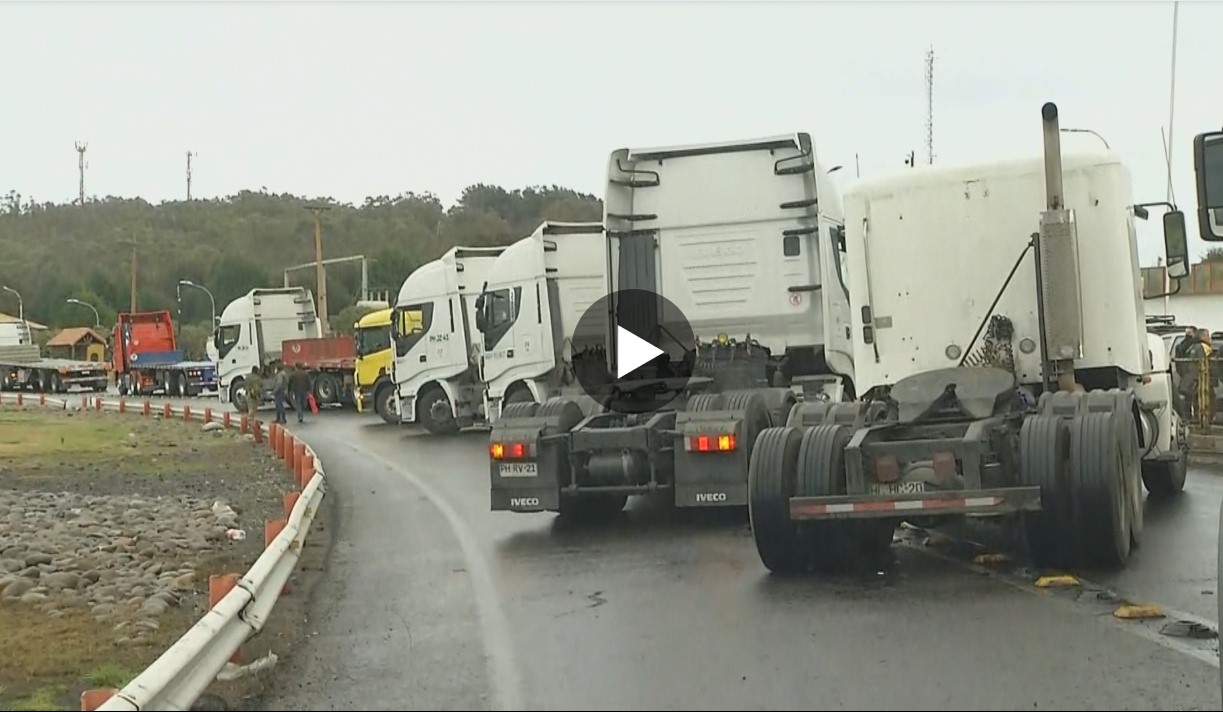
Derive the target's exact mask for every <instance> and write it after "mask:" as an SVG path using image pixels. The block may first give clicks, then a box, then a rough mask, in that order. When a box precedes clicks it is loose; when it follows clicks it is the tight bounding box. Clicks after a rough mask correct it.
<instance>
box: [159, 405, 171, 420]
mask: <svg viewBox="0 0 1223 712" xmlns="http://www.w3.org/2000/svg"><path fill="white" fill-rule="evenodd" d="M173 415H174V411H173V410H171V409H170V404H169V403H166V404H165V405H164V406H162V408H161V417H163V418H169V417H171V416H173Z"/></svg>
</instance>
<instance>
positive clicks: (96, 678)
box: [0, 405, 329, 710]
mask: <svg viewBox="0 0 1223 712" xmlns="http://www.w3.org/2000/svg"><path fill="white" fill-rule="evenodd" d="M292 489H294V485H293V482H292V480H291V478H290V476H289V474H288V472H287V470H286V469H285V467H284V466H283V464H282V463H280V462H278V461H277V460H276V458H275V456H274V455H273V454H272V452H271V451H270V449H269V448H268V447H267V445H266V444H265V445H255V444H254V443H252V442H251V440H250V438H249V436H242V435H239V434H238V433H237V432H236V431H224V430H206V429H205V428H204V427H202V426H201V423H200V422H198V421H196V422H182V421H179V420H168V419H167V420H163V419H161V418H159V417H152V418H141V417H140V416H138V415H124V416H120V415H115V414H100V413H92V412H80V411H76V412H73V411H66V412H61V411H46V410H41V409H32V408H31V409H25V410H21V409H18V408H16V407H13V406H8V405H5V406H0V630H2V631H4V632H5V634H4V638H5V645H4V652H3V654H2V655H0V709H8V710H44V709H51V710H54V709H76V708H77V707H78V706H79V697H80V693H81V691H82V690H84V689H88V688H105V687H121V686H122V685H124V684H126V683H127V682H128V681H129V680H130V679H131V678H132V677H133V676H134V675H135V674H136V673H137V672H139V671H140V670H142V669H144V668H145V667H146V666H147V665H148V664H149V663H151V662H152V661H153V660H155V659H156V658H157V657H158V656H159V655H161V653H162V652H164V651H165V649H166V648H168V647H169V646H170V645H171V644H172V643H173V642H174V641H175V640H177V639H178V638H179V637H180V636H181V635H182V634H183V633H184V632H186V631H187V629H188V628H190V627H191V626H192V625H194V624H195V622H196V621H197V620H199V618H200V617H201V616H202V615H203V614H204V613H205V612H206V610H207V608H208V578H209V576H210V575H212V574H217V573H225V572H235V573H243V572H245V571H246V570H247V569H248V568H249V567H250V565H251V564H252V563H254V561H255V560H256V559H257V558H258V557H259V555H260V554H261V553H262V551H263V529H264V522H265V520H267V519H273V518H279V517H282V516H283V514H284V510H283V494H284V493H285V492H286V491H290V490H292ZM328 509H329V508H328V507H324V508H323V510H322V511H320V512H319V516H318V517H316V520H315V522H316V523H315V529H316V531H314V532H312V533H311V535H310V539H308V540H307V545H306V546H305V547H304V549H303V552H302V558H301V561H300V563H299V569H298V572H297V574H296V576H295V577H294V579H292V580H291V582H290V589H291V590H290V591H289V592H288V594H287V595H285V596H283V597H282V599H281V600H280V601H279V602H278V604H277V607H276V609H275V610H274V612H273V615H272V617H271V619H270V620H269V621H268V623H267V625H266V626H265V627H264V629H263V631H262V632H261V634H260V635H259V636H257V637H256V638H255V639H254V640H252V641H251V642H249V643H248V644H247V645H246V646H244V648H243V659H242V661H241V662H242V663H244V664H245V663H253V662H255V661H257V660H259V659H261V658H265V656H267V654H268V653H269V652H272V653H275V654H276V655H278V656H284V655H285V653H286V652H288V651H290V650H291V649H292V648H293V646H294V645H295V644H296V642H297V640H298V638H299V637H301V636H302V635H303V634H304V633H305V631H304V630H303V629H302V624H303V618H304V611H305V604H306V601H307V598H308V595H309V592H310V589H311V588H312V585H313V580H314V579H316V578H317V577H318V573H319V571H320V570H321V568H322V564H323V561H324V558H325V554H326V549H327V541H326V539H327V533H320V531H324V532H325V530H326V528H327V514H328ZM265 662H266V659H265ZM252 670H258V672H252ZM271 670H274V666H272V667H271V669H268V668H265V667H264V666H263V665H258V664H256V665H252V666H251V668H250V669H247V670H239V672H247V673H248V674H245V675H238V676H237V677H236V679H234V680H232V681H227V682H218V683H216V684H214V686H213V689H211V690H210V691H209V692H210V693H211V694H216V695H219V696H220V697H222V698H224V700H225V703H226V706H227V707H228V708H229V709H241V708H242V707H243V706H245V705H247V704H250V702H251V700H252V698H257V697H259V696H260V695H261V693H262V690H263V686H264V685H265V684H266V683H267V682H268V680H269V679H270V677H271V675H272V674H274V673H273V672H271Z"/></svg>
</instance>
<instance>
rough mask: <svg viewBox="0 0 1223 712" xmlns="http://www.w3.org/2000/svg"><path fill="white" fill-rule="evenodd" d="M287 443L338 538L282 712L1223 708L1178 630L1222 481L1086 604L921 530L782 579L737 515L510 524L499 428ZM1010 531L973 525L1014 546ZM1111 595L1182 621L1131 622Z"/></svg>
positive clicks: (1211, 583)
mask: <svg viewBox="0 0 1223 712" xmlns="http://www.w3.org/2000/svg"><path fill="white" fill-rule="evenodd" d="M291 427H293V428H294V429H295V430H296V432H298V433H299V434H300V436H301V437H303V438H305V439H306V440H308V441H309V442H310V443H311V445H312V446H313V447H314V448H315V450H316V451H317V452H318V454H319V455H320V457H322V459H323V461H324V463H325V464H326V467H327V474H328V482H329V490H328V492H329V494H328V496H329V498H331V499H332V502H333V505H335V506H336V510H335V511H336V512H337V514H338V521H337V524H338V526H335V527H333V536H335V537H336V539H335V543H334V548H333V551H332V555H331V559H330V565H329V573H328V575H327V577H326V579H325V580H324V581H323V582H322V583H321V584H320V585H319V588H318V589H317V590H316V593H315V599H316V600H315V602H314V605H313V609H314V613H313V618H312V620H311V622H310V625H311V628H312V630H311V633H312V635H311V638H310V641H309V643H307V644H306V646H305V648H304V649H303V650H300V651H297V654H295V655H294V656H293V659H291V660H289V661H287V662H286V663H285V664H284V665H283V666H282V667H281V669H280V670H279V671H278V675H279V678H280V680H282V681H283V683H282V684H281V685H280V688H281V689H280V691H279V694H277V695H275V696H274V697H273V698H272V699H270V700H268V701H267V704H266V709H289V710H304V709H313V710H325V709H337V710H338V709H358V708H361V709H526V708H530V709H571V708H578V709H666V710H670V709H910V710H924V709H944V710H945V709H1014V710H1019V709H1091V710H1104V709H1108V710H1117V709H1122V710H1144V709H1145V710H1151V709H1158V710H1203V709H1216V710H1217V709H1220V695H1219V676H1218V675H1219V673H1218V668H1217V657H1216V656H1217V652H1216V651H1217V644H1216V643H1215V642H1214V641H1208V642H1199V641H1192V640H1185V639H1182V638H1175V637H1170V636H1167V635H1163V634H1161V633H1160V632H1159V631H1160V628H1161V626H1162V625H1163V624H1164V623H1167V622H1168V620H1171V619H1174V618H1176V617H1177V615H1176V613H1177V612H1181V611H1183V612H1185V613H1186V614H1188V615H1191V616H1194V617H1197V618H1199V619H1202V620H1205V621H1207V622H1209V623H1210V625H1212V626H1213V625H1214V620H1215V617H1216V616H1215V606H1216V601H1215V598H1214V596H1215V591H1214V588H1215V557H1216V551H1217V549H1216V546H1217V545H1216V534H1217V531H1218V512H1219V506H1220V503H1221V499H1223V478H1221V477H1220V476H1219V475H1217V474H1211V473H1209V472H1206V471H1202V470H1194V471H1193V472H1192V473H1191V475H1190V483H1189V486H1188V488H1187V491H1186V493H1185V494H1184V496H1183V497H1181V498H1180V499H1179V500H1178V501H1176V502H1172V503H1166V504H1161V503H1156V502H1148V505H1147V507H1148V508H1147V515H1146V533H1145V539H1144V542H1143V546H1142V547H1141V549H1140V550H1138V552H1137V553H1136V554H1135V559H1134V561H1133V563H1132V565H1131V566H1130V568H1129V569H1128V570H1126V571H1125V572H1123V573H1121V574H1115V575H1111V576H1107V575H1093V574H1091V573H1090V572H1087V573H1086V574H1085V577H1086V580H1088V582H1089V585H1088V586H1087V587H1086V588H1088V590H1087V591H1086V592H1085V593H1083V595H1081V596H1079V597H1078V599H1077V600H1076V599H1075V598H1074V597H1073V595H1072V594H1069V593H1064V592H1056V591H1041V590H1039V589H1036V588H1034V587H1033V586H1031V583H1030V581H1031V578H1030V576H1028V575H1027V573H1026V572H1024V571H1022V570H1017V571H1010V572H1008V571H1002V572H999V573H993V574H989V573H987V572H984V571H982V570H980V569H979V568H976V567H973V566H971V565H970V564H969V563H968V562H969V561H970V559H971V552H970V553H967V554H966V553H964V552H963V551H962V550H961V547H957V546H955V545H954V544H952V545H945V546H937V545H936V546H924V545H923V543H922V542H921V537H916V538H913V537H912V536H909V537H907V538H906V542H908V541H909V540H912V543H905V544H898V545H895V546H894V547H893V549H894V552H895V554H896V561H895V563H894V565H893V566H892V567H890V568H889V569H888V570H887V571H885V572H879V573H869V572H868V573H864V574H860V575H857V576H850V577H844V578H841V579H836V580H830V581H815V580H784V581H783V580H777V579H775V578H773V577H771V576H769V575H768V573H767V571H766V570H765V569H764V567H763V566H762V565H761V564H760V562H759V559H758V558H757V555H756V552H755V549H754V545H753V543H752V539H751V536H750V533H749V532H748V529H747V525H746V520H745V517H744V516H741V515H740V516H736V515H735V514H734V513H730V512H726V513H716V514H712V516H711V515H710V514H709V513H700V514H704V516H700V515H699V514H697V513H689V512H679V513H676V512H674V511H668V510H666V509H663V508H659V507H651V506H648V503H642V502H631V503H630V510H629V511H628V512H626V514H625V515H624V517H622V518H621V519H620V520H619V521H617V522H613V523H610V524H606V525H602V526H600V527H587V528H577V529H572V528H562V527H559V526H557V525H556V523H555V521H554V519H555V517H554V515H550V514H537V515H515V514H510V513H493V512H490V511H489V501H488V476H487V455H486V451H485V450H484V443H485V442H486V441H487V440H486V435H484V434H483V433H474V434H471V435H464V436H459V437H457V438H447V439H433V438H429V437H427V436H423V435H418V434H416V433H414V432H412V431H408V430H405V429H398V428H392V427H389V426H385V425H384V424H382V422H381V421H380V420H378V419H377V418H376V417H374V416H370V417H362V416H358V415H355V414H341V413H325V414H322V415H320V416H316V417H314V418H311V419H310V421H309V422H307V424H306V425H304V426H295V425H291ZM991 532H992V530H991V529H980V530H978V529H975V528H974V529H972V530H970V531H967V532H964V533H965V534H966V535H968V536H972V537H974V538H978V539H979V540H983V541H987V543H998V544H999V545H998V546H997V547H995V548H1003V546H1002V544H1001V543H1000V542H1001V537H995V538H996V539H997V541H991V540H990V537H991V536H993V535H992V534H991ZM978 535H979V536H978ZM1091 582H1097V583H1101V584H1104V585H1105V586H1107V587H1109V588H1112V589H1115V590H1116V591H1117V592H1118V593H1119V594H1121V595H1123V596H1124V597H1126V598H1127V599H1129V600H1133V601H1135V602H1141V603H1157V604H1161V605H1163V606H1165V607H1166V608H1167V609H1168V611H1169V619H1168V620H1164V621H1148V622H1123V621H1118V620H1116V619H1114V618H1113V617H1112V616H1111V615H1109V614H1110V613H1111V611H1112V610H1113V607H1114V605H1115V603H1112V602H1109V601H1107V600H1104V601H1101V600H1097V599H1098V598H1099V596H1098V595H1096V594H1095V593H1094V592H1093V591H1092V590H1091V587H1090V583H1091ZM1212 661H1213V664H1212Z"/></svg>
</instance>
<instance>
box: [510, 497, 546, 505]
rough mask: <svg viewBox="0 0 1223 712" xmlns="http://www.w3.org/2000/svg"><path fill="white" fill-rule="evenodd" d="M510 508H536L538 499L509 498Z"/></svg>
mask: <svg viewBox="0 0 1223 712" xmlns="http://www.w3.org/2000/svg"><path fill="white" fill-rule="evenodd" d="M510 506H511V507H538V506H539V497H510Z"/></svg>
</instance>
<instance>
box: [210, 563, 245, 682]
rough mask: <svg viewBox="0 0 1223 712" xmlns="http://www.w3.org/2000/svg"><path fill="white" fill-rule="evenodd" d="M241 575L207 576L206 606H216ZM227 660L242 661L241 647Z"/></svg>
mask: <svg viewBox="0 0 1223 712" xmlns="http://www.w3.org/2000/svg"><path fill="white" fill-rule="evenodd" d="M240 578H241V577H239V576H238V574H213V575H212V576H209V577H208V607H209V608H216V607H217V604H218V603H220V602H221V599H222V598H225V596H226V595H227V594H228V593H229V592H230V591H232V590H234V587H235V586H237V585H238V581H239V580H240ZM229 662H231V663H234V664H235V665H237V664H239V663H241V662H242V649H241V648H239V649H237V650H235V651H234V654H233V655H231V656H230V658H229Z"/></svg>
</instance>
